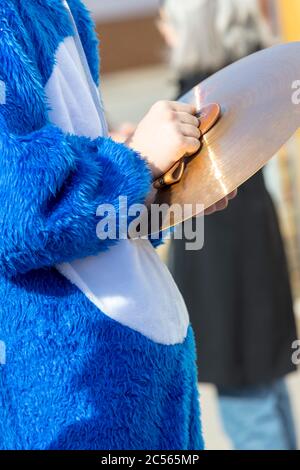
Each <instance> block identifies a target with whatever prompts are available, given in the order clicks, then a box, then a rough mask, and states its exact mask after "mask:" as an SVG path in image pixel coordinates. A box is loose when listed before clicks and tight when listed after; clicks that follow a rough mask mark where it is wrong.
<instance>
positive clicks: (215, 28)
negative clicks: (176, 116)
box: [159, 0, 297, 450]
mask: <svg viewBox="0 0 300 470" xmlns="http://www.w3.org/2000/svg"><path fill="white" fill-rule="evenodd" d="M260 7H261V5H260V2H258V1H256V0H243V1H241V0H184V1H178V0H166V1H165V2H163V4H162V9H161V12H160V21H159V28H160V31H161V32H162V34H163V36H164V37H165V39H166V41H167V43H168V45H169V46H170V64H171V66H172V68H173V69H174V71H175V73H176V75H177V78H178V95H179V96H180V95H182V94H184V93H185V92H187V91H188V90H189V89H190V88H192V87H193V86H194V85H196V84H197V83H199V82H201V81H202V80H204V79H206V78H208V77H209V76H210V75H211V74H213V73H215V72H217V71H218V70H219V69H220V68H222V67H224V66H226V65H228V64H230V63H232V62H233V61H235V60H238V59H240V58H242V57H244V56H245V55H248V54H251V53H253V52H256V51H258V50H260V49H262V48H264V47H267V46H269V45H271V44H272V43H273V42H274V41H275V39H274V37H273V35H272V34H271V30H270V28H269V26H268V23H267V21H266V19H265V18H264V16H263V15H262V11H261V8H260ZM169 267H170V269H171V271H172V273H173V275H174V277H175V280H176V281H177V284H178V285H179V288H180V289H181V291H182V293H183V297H184V298H185V301H186V304H187V306H188V310H189V312H190V316H191V321H192V324H193V326H194V329H195V334H196V343H197V349H198V369H199V380H200V381H201V382H208V383H212V384H214V385H216V387H217V391H218V397H219V405H220V411H221V416H222V419H223V423H224V427H225V430H226V431H227V434H228V435H229V437H230V438H231V441H232V444H233V446H234V448H235V449H240V450H247V449H249V450H263V449H264V450H273V449H278V450H285V449H289V450H290V449H295V448H296V437H295V431H294V423H293V417H292V412H291V407H290V401H289V395H288V392H287V388H286V385H285V381H284V377H285V376H286V375H287V374H288V373H290V372H292V371H294V370H295V366H294V365H293V364H292V360H291V345H292V343H293V341H294V340H295V339H296V338H297V333H296V326H295V319H294V313H293V303H292V296H291V288H290V281H289V276H288V270H287V263H286V258H285V254H284V248H283V242H282V238H281V235H280V231H279V224H278V220H277V215H276V212H275V208H274V206H273V202H272V200H271V197H270V195H269V193H268V192H267V189H266V187H265V183H264V179H263V174H262V172H260V173H258V174H257V175H255V176H254V177H253V178H251V179H250V180H249V181H248V182H247V183H246V184H244V185H243V186H242V187H241V188H240V190H239V195H238V197H237V198H236V200H235V201H233V203H232V204H231V206H230V207H229V209H228V210H227V211H226V213H223V214H221V213H220V214H216V215H212V216H210V217H207V218H206V222H205V246H204V249H203V250H201V251H199V252H194V251H191V252H188V251H186V250H185V240H183V241H182V240H174V241H173V242H172V244H171V248H170V253H169Z"/></svg>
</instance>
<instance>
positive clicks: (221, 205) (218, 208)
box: [204, 189, 238, 215]
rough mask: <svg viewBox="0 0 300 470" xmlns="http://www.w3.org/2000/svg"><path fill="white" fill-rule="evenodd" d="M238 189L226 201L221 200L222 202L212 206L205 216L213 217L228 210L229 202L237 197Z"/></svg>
mask: <svg viewBox="0 0 300 470" xmlns="http://www.w3.org/2000/svg"><path fill="white" fill-rule="evenodd" d="M237 193H238V191H237V189H236V190H235V191H233V192H232V193H230V194H228V196H226V197H225V198H224V199H221V201H219V202H217V203H216V204H214V205H212V206H211V207H209V208H208V209H206V211H205V212H204V215H212V214H214V213H215V212H220V211H223V210H224V209H227V207H228V204H229V201H231V200H232V199H234V198H235V197H236V196H237Z"/></svg>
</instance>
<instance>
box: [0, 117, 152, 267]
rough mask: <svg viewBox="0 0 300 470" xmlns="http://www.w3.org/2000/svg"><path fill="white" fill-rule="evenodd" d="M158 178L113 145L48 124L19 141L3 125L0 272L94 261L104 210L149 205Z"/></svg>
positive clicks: (100, 245)
mask: <svg viewBox="0 0 300 470" xmlns="http://www.w3.org/2000/svg"><path fill="white" fill-rule="evenodd" d="M149 187H150V171H149V170H148V167H147V166H146V164H145V162H144V161H143V160H142V159H141V158H140V157H139V156H138V155H137V154H136V153H134V152H133V151H131V150H130V149H128V148H127V147H125V146H123V145H120V144H116V143H114V142H113V141H112V140H110V139H104V138H99V139H98V140H95V141H91V140H89V139H87V138H83V137H74V136H68V135H64V134H63V133H62V132H61V131H60V130H59V129H58V128H56V127H54V126H51V125H48V126H45V127H44V128H42V129H40V130H38V131H36V132H32V133H30V134H28V135H25V136H15V135H11V134H10V133H8V132H7V130H6V129H5V126H4V125H3V122H2V123H1V120H0V215H1V225H2V227H1V246H0V271H1V272H2V273H3V274H8V275H15V274H17V273H25V272H27V271H30V270H32V269H36V268H39V267H46V266H52V265H55V264H57V263H60V262H63V261H70V260H72V259H76V258H81V257H85V256H88V255H94V254H96V253H97V252H99V251H101V250H103V249H106V248H107V247H108V244H109V243H111V242H109V241H100V240H99V239H98V238H97V234H96V226H97V218H96V211H97V207H98V206H99V205H100V204H108V203H109V204H112V205H114V206H115V208H116V212H117V211H118V198H119V196H120V195H121V196H127V198H128V204H129V205H130V204H133V203H142V202H143V201H144V199H145V197H146V195H147V193H148V191H149Z"/></svg>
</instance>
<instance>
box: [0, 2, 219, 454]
mask: <svg viewBox="0 0 300 470" xmlns="http://www.w3.org/2000/svg"><path fill="white" fill-rule="evenodd" d="M98 69H99V64H98V48H97V38H96V36H95V33H94V26H93V23H92V21H91V19H90V16H89V13H88V12H87V10H86V8H85V6H84V5H83V4H82V3H81V2H80V0H69V1H68V3H67V2H63V0H26V1H25V0H1V5H0V84H1V100H0V149H1V150H0V160H1V162H0V214H1V245H0V343H1V348H0V351H1V356H0V448H1V449H40V450H46V449H98V450H99V449H106V450H113V449H118V450H124V449H127V450H128V449H147V450H151V449H155V450H156V449H157V450H159V449H164V450H172V449H182V450H198V449H202V448H203V439H202V434H201V425H200V413H199V405H198V391H197V379H196V368H195V347H194V338H193V332H192V329H191V326H190V324H189V320H188V316H187V312H186V309H185V305H184V303H183V301H182V298H181V296H180V294H179V292H178V290H177V287H176V285H175V283H174V282H173V279H172V278H171V276H170V274H169V272H168V271H167V269H166V268H165V266H164V265H163V264H162V263H161V262H160V260H159V258H158V256H157V254H156V252H155V250H154V248H153V246H152V245H151V243H150V241H148V240H123V239H122V240H110V239H106V240H104V239H101V238H99V236H97V224H98V222H99V217H98V216H97V209H98V208H99V206H101V204H107V203H109V204H111V205H112V206H113V207H115V208H116V210H118V200H119V197H120V196H125V197H126V198H127V202H128V205H132V204H136V203H144V202H145V200H146V199H148V200H149V197H150V196H149V194H150V193H151V188H152V179H153V178H158V177H159V176H160V175H162V174H163V173H164V172H165V171H166V170H167V169H168V168H169V167H170V166H171V165H172V164H173V163H174V162H175V161H176V160H177V159H179V158H180V157H182V156H183V155H184V154H186V153H187V152H189V153H194V152H195V151H196V150H197V149H198V148H199V136H200V135H199V131H198V121H197V119H196V118H195V117H194V116H193V114H194V113H195V111H196V110H195V109H193V107H191V106H188V105H179V104H176V103H171V102H160V103H158V104H156V105H154V106H153V108H151V110H150V111H149V113H148V114H147V116H146V117H145V118H144V119H143V121H142V122H141V123H140V125H139V126H138V128H137V130H136V132H135V134H134V136H133V139H132V141H131V143H130V145H129V144H128V145H123V144H119V143H115V142H114V141H112V140H111V139H110V138H108V136H107V129H106V124H105V118H104V116H103V112H102V111H103V108H102V107H101V99H100V96H99V94H98V90H97V87H98V85H99V76H98ZM101 112H102V115H101ZM141 155H143V157H141ZM226 203H227V201H225V202H223V204H221V205H222V206H223V205H224V206H225V205H226ZM219 208H222V207H221V206H218V207H217V208H216V209H219ZM153 294H154V295H153Z"/></svg>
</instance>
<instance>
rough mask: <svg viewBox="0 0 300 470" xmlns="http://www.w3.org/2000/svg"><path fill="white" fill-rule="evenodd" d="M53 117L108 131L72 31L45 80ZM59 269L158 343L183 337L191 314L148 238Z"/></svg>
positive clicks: (90, 132) (85, 129)
mask: <svg viewBox="0 0 300 470" xmlns="http://www.w3.org/2000/svg"><path fill="white" fill-rule="evenodd" d="M46 94H47V98H48V102H49V105H50V107H51V110H50V113H49V118H50V121H51V122H52V123H53V124H56V125H57V126H58V127H60V128H61V129H62V130H63V131H64V132H69V133H72V134H75V135H83V136H87V137H91V138H97V137H99V136H101V135H103V133H104V131H103V125H102V124H101V123H102V122H103V116H99V112H98V110H97V106H96V104H95V102H94V98H93V96H92V93H91V90H90V85H89V83H88V80H87V78H86V71H85V69H84V67H83V65H82V61H81V60H80V55H79V52H78V49H77V47H76V43H75V41H74V38H73V37H68V38H66V39H65V41H64V42H63V43H62V44H61V45H60V47H59V49H58V51H57V54H56V64H55V67H54V70H53V72H52V75H51V77H50V79H49V81H48V83H47V85H46ZM57 269H58V270H59V271H60V272H61V273H62V274H63V275H64V276H65V277H66V278H67V279H69V280H70V281H71V282H72V283H73V284H75V285H76V286H77V287H78V288H79V289H80V290H81V291H82V292H83V293H84V294H85V295H86V296H87V297H88V298H89V300H90V301H91V302H93V304H95V305H96V306H97V307H98V308H99V309H100V310H101V311H102V312H103V313H104V314H105V315H107V316H109V317H110V318H112V319H113V320H116V321H117V322H119V323H121V324H122V325H125V326H128V327H129V328H131V329H133V330H135V331H137V332H139V333H141V334H143V335H144V336H146V337H147V338H149V339H151V340H152V341H155V342H157V343H159V344H165V345H175V344H178V343H182V342H183V341H184V340H185V338H186V335H187V330H188V326H189V317H188V313H187V310H186V306H185V303H184V301H183V299H182V296H181V294H180V292H179V290H178V288H177V286H176V284H175V282H174V280H173V278H172V276H171V274H170V273H169V271H168V269H167V267H166V266H165V265H164V264H163V262H162V261H161V260H160V258H159V256H158V255H157V253H156V252H155V250H154V248H153V247H152V245H151V244H150V242H149V241H148V240H133V241H131V240H120V241H119V242H118V244H117V245H116V246H114V247H112V248H111V249H110V250H109V251H107V252H104V253H101V254H99V255H98V256H95V257H89V258H85V259H81V260H77V261H74V262H72V263H64V264H62V265H59V266H57Z"/></svg>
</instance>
